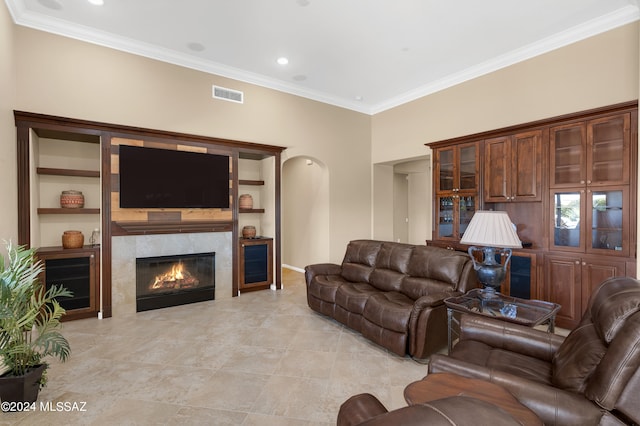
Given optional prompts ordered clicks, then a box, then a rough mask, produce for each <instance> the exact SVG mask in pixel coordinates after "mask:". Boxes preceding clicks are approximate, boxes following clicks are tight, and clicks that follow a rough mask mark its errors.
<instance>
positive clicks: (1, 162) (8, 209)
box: [0, 2, 18, 242]
mask: <svg viewBox="0 0 640 426" xmlns="http://www.w3.org/2000/svg"><path fill="white" fill-rule="evenodd" d="M13 51H14V49H13V25H12V24H11V16H10V15H9V12H8V10H7V8H6V6H5V5H4V2H3V3H2V5H0V144H2V155H0V194H2V199H3V200H4V201H3V203H2V206H3V207H2V208H0V240H2V239H6V240H9V239H12V240H13V241H14V242H17V240H18V207H17V202H18V199H17V197H18V190H17V185H16V170H17V169H16V143H15V138H16V133H15V130H14V129H15V126H14V124H13V123H14V122H13V112H12V110H13V105H14V102H15V91H14V88H15V84H14V80H15V74H14V67H13V60H12V57H13Z"/></svg>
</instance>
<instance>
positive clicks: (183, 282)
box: [149, 262, 200, 290]
mask: <svg viewBox="0 0 640 426" xmlns="http://www.w3.org/2000/svg"><path fill="white" fill-rule="evenodd" d="M198 284H200V282H199V281H198V279H197V278H196V277H194V276H193V275H191V274H190V273H189V271H187V270H186V269H185V268H184V266H183V264H182V262H178V263H174V264H173V265H172V266H171V270H169V271H167V272H165V273H164V274H160V275H156V276H155V278H154V281H153V283H152V284H151V285H150V286H149V289H150V290H165V289H182V288H192V287H197V286H198Z"/></svg>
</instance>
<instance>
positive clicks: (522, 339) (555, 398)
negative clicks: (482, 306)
mask: <svg viewBox="0 0 640 426" xmlns="http://www.w3.org/2000/svg"><path fill="white" fill-rule="evenodd" d="M639 366H640V281H637V280H635V279H633V278H628V277H617V278H610V279H608V280H606V281H604V282H603V283H602V284H601V285H600V286H599V287H598V288H597V289H596V291H595V292H594V293H593V294H592V295H591V298H590V300H589V304H588V307H587V309H586V311H585V313H584V316H583V317H582V319H581V322H580V324H579V325H578V327H577V328H575V329H574V330H572V331H571V333H570V334H569V335H568V336H567V337H566V338H562V337H561V336H558V335H555V334H550V333H546V332H544V331H540V330H536V329H532V328H528V327H524V326H520V325H518V324H513V323H508V322H505V321H499V320H495V319H491V318H486V317H481V316H475V315H463V316H462V318H461V324H460V339H459V342H458V343H457V344H456V346H455V347H454V349H453V351H452V353H451V355H449V356H446V355H433V356H432V357H431V359H430V362H429V373H434V372H451V373H455V374H458V375H462V376H467V377H472V378H478V379H484V380H488V381H491V382H494V383H496V384H498V385H500V386H502V387H504V388H506V389H507V390H509V392H511V393H512V394H513V395H514V396H515V397H516V398H517V399H518V401H519V402H520V403H521V404H523V405H525V406H527V407H528V408H529V409H531V410H532V411H533V412H535V413H536V415H538V417H540V419H541V420H542V421H543V422H544V423H545V424H546V425H581V426H584V425H597V424H624V423H627V424H638V423H640V370H639V369H638V367H639Z"/></svg>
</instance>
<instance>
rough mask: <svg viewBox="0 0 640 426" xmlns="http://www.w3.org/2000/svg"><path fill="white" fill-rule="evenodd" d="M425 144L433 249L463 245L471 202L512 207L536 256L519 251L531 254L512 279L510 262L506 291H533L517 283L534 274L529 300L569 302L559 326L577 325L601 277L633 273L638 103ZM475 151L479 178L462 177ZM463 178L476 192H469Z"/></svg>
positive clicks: (519, 263) (510, 210)
mask: <svg viewBox="0 0 640 426" xmlns="http://www.w3.org/2000/svg"><path fill="white" fill-rule="evenodd" d="M427 145H428V146H429V147H430V148H432V150H433V159H434V175H433V179H434V194H435V197H434V198H435V200H434V203H435V205H434V212H435V214H434V224H433V236H432V241H430V242H429V243H430V244H433V245H438V246H441V247H447V248H452V249H461V248H460V244H459V241H460V238H461V236H462V234H463V232H464V226H463V222H462V220H463V219H464V218H465V216H464V214H465V210H464V209H463V208H462V205H464V206H465V207H467V206H468V205H469V202H471V203H472V205H473V208H474V209H473V212H475V210H477V209H480V208H482V209H485V210H502V211H506V212H507V213H508V214H509V217H510V218H511V220H512V222H513V223H514V224H516V226H517V230H518V235H519V237H520V239H521V240H523V241H524V242H527V243H530V251H529V250H527V249H523V250H517V251H518V256H520V252H522V253H524V255H523V256H520V258H519V259H517V260H516V261H515V262H514V263H515V269H516V272H515V275H514V272H513V269H514V265H511V270H512V272H510V274H509V277H508V278H507V279H506V280H505V283H504V285H503V287H502V289H501V291H502V292H505V293H511V294H514V292H515V293H517V292H525V293H526V289H516V286H518V285H519V284H518V280H520V281H522V282H525V283H526V282H527V278H526V274H527V272H530V278H529V283H530V285H529V291H530V297H531V298H539V299H544V300H548V301H550V302H554V303H558V304H560V305H562V309H561V311H560V313H559V314H558V324H559V325H560V326H562V327H567V328H573V327H574V326H575V325H576V324H577V321H578V320H579V318H581V317H582V314H583V310H584V309H585V307H586V303H587V300H588V298H589V296H590V295H591V293H592V291H593V289H594V288H595V287H597V286H598V285H599V284H600V283H601V282H602V281H604V280H605V279H607V278H609V277H612V276H619V275H625V274H627V275H635V264H636V251H637V248H636V245H637V235H636V224H637V212H636V205H637V179H636V176H637V173H638V160H637V156H638V147H637V145H638V105H637V102H627V103H623V104H618V105H612V106H608V107H603V108H597V109H593V110H590V111H582V112H578V113H575V114H567V115H564V116H560V117H552V118H549V119H546V120H540V121H537V122H533V123H525V124H521V125H516V126H511V127H508V128H503V129H497V130H491V131H488V132H483V133H477V134H474V135H468V136H463V137H459V138H455V139H450V140H446V141H438V142H433V143H429V144H427ZM470 146H473V147H475V148H476V149H477V150H478V151H477V154H476V158H477V159H478V160H480V164H479V165H476V166H475V170H476V171H480V173H479V174H478V175H477V178H476V180H475V181H474V180H473V179H470V178H469V177H468V176H467V178H466V179H464V178H463V177H462V176H463V175H462V174H461V173H460V170H463V163H462V162H461V159H462V158H464V157H463V156H462V155H461V149H463V148H464V147H470ZM467 160H469V159H468V158H467ZM467 162H469V161H467ZM465 164H466V163H465ZM466 170H467V171H469V170H471V168H467V169H466ZM465 182H467V183H468V182H473V183H474V188H475V189H476V190H477V192H476V193H473V192H465V191H464V190H463V189H462V188H463V185H462V183H465ZM474 194H475V195H474ZM463 196H466V198H463ZM469 196H471V198H469ZM467 213H468V212H467ZM469 219H470V217H469ZM463 250H464V248H463ZM527 255H528V256H527ZM514 256H516V255H515V254H514ZM512 259H513V257H512ZM518 271H523V272H524V275H523V277H524V278H523V277H520V276H519V275H518V274H520V272H518ZM514 283H515V284H516V286H514V285H513V284H514ZM524 288H526V284H525V285H524ZM525 295H526V294H525ZM518 297H522V294H520V295H518Z"/></svg>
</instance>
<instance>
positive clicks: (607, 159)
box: [587, 114, 629, 184]
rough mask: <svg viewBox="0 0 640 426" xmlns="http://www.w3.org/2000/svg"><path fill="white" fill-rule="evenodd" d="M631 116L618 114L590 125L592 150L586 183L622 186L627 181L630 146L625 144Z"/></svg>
mask: <svg viewBox="0 0 640 426" xmlns="http://www.w3.org/2000/svg"><path fill="white" fill-rule="evenodd" d="M628 117H629V116H628V115H627V114H624V115H618V116H615V117H609V118H606V119H601V120H594V121H591V122H589V127H588V137H589V143H590V144H591V150H590V151H589V155H590V157H589V158H588V163H589V164H590V168H589V170H588V173H589V175H588V176H587V179H588V182H587V183H598V184H621V183H625V181H626V180H627V177H626V175H627V174H628V172H627V167H626V166H627V164H628V161H629V149H628V146H629V144H628V143H627V142H626V141H625V137H626V136H625V135H626V134H628V128H629V119H628Z"/></svg>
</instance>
